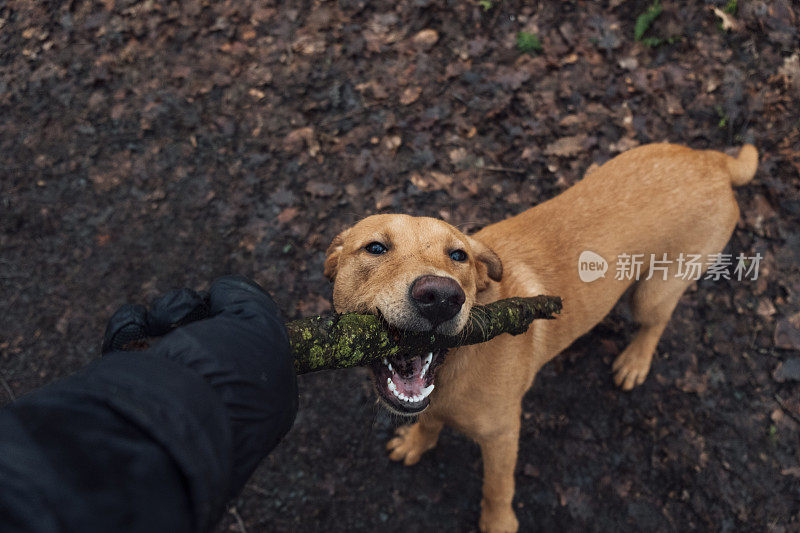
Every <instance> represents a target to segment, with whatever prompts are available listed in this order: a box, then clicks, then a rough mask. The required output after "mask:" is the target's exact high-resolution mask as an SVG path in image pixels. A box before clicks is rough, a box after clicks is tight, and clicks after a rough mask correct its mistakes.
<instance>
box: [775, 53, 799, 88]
mask: <svg viewBox="0 0 800 533" xmlns="http://www.w3.org/2000/svg"><path fill="white" fill-rule="evenodd" d="M778 74H780V75H781V76H783V81H784V83H785V84H786V86H787V87H794V88H795V89H796V90H798V91H800V52H795V53H794V54H792V55H791V56H789V57H786V58H784V60H783V66H782V67H781V68H779V69H778Z"/></svg>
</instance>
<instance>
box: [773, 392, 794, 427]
mask: <svg viewBox="0 0 800 533" xmlns="http://www.w3.org/2000/svg"><path fill="white" fill-rule="evenodd" d="M773 398H775V401H776V402H778V405H780V406H781V409H783V412H784V413H786V414H787V415H789V416H791V417H792V418H793V419H794V421H795V422H797V423H798V424H800V415H798V414H797V413H795V412H794V411H792V409H791V407H789V406H788V405H786V400H784V399H783V398H781V397H780V396H778V395H777V394H775V395H774V396H773Z"/></svg>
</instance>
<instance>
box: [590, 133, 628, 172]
mask: <svg viewBox="0 0 800 533" xmlns="http://www.w3.org/2000/svg"><path fill="white" fill-rule="evenodd" d="M637 146H639V141H637V140H636V139H634V138H633V137H623V138H621V139H620V140H618V141H617V142H615V143H611V144H609V145H608V149H609V150H611V151H612V152H627V151H628V150H630V149H631V148H635V147H637ZM587 174H588V172H587Z"/></svg>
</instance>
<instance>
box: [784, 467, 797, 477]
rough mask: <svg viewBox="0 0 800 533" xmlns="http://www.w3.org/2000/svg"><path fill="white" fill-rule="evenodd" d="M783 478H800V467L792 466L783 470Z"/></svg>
mask: <svg viewBox="0 0 800 533" xmlns="http://www.w3.org/2000/svg"><path fill="white" fill-rule="evenodd" d="M781 475H782V476H792V477H797V478H800V466H790V467H789V468H784V469H782V470H781Z"/></svg>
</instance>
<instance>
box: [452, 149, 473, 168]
mask: <svg viewBox="0 0 800 533" xmlns="http://www.w3.org/2000/svg"><path fill="white" fill-rule="evenodd" d="M448 156H450V162H451V163H453V164H454V165H460V164H462V163H464V162H465V161H466V160H467V158H468V157H469V152H467V150H466V149H464V148H455V149H453V150H450V153H449V154H448Z"/></svg>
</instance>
